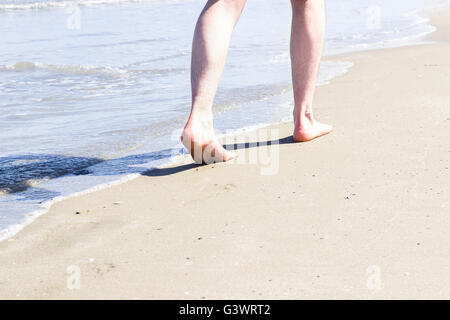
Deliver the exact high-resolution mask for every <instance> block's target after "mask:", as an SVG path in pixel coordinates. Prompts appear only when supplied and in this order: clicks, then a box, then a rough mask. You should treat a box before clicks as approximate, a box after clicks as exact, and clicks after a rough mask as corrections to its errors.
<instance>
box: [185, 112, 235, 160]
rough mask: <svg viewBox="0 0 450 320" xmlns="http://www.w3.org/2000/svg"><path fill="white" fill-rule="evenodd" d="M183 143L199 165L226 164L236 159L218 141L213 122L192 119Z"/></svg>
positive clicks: (187, 126) (232, 153)
mask: <svg viewBox="0 0 450 320" xmlns="http://www.w3.org/2000/svg"><path fill="white" fill-rule="evenodd" d="M181 142H182V143H183V145H184V146H185V147H186V149H187V150H188V151H189V153H190V154H191V156H192V158H193V159H194V161H195V163H197V164H211V163H215V162H224V161H228V160H231V159H233V158H236V156H237V155H236V153H234V152H232V151H228V150H225V149H224V148H223V147H222V145H221V144H220V143H219V141H217V138H216V135H215V134H214V129H213V127H212V121H210V120H206V121H201V120H192V119H190V120H189V121H188V123H187V124H186V127H185V128H184V130H183V133H182V134H181Z"/></svg>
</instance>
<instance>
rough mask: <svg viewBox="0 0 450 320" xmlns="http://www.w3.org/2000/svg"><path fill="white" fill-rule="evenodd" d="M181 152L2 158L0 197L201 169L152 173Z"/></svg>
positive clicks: (47, 194)
mask: <svg viewBox="0 0 450 320" xmlns="http://www.w3.org/2000/svg"><path fill="white" fill-rule="evenodd" d="M290 143H294V140H293V138H292V136H289V137H285V138H282V139H277V140H267V141H261V142H247V143H238V144H230V145H224V146H223V147H224V148H225V149H227V150H240V149H250V148H257V147H260V146H267V145H275V144H290ZM180 151H181V149H165V150H160V151H155V152H150V153H144V154H138V155H131V156H126V157H122V158H116V159H111V160H105V159H100V158H94V157H92V158H90V157H78V156H61V155H50V154H34V155H17V156H7V157H2V158H0V194H13V193H20V192H24V191H27V196H26V197H24V199H26V200H32V199H33V200H41V201H44V200H48V199H49V198H53V197H55V196H57V195H58V193H57V192H55V191H50V190H45V189H41V188H38V187H37V185H38V184H39V182H40V181H43V180H49V179H55V178H59V177H63V176H67V175H77V176H79V175H89V176H115V175H117V176H119V175H126V174H131V173H139V174H141V175H144V176H148V177H160V176H167V175H172V174H177V173H180V172H183V171H186V170H190V169H193V168H196V167H198V166H199V165H197V164H194V163H191V164H182V165H178V166H172V167H167V168H155V169H153V168H152V169H149V168H148V167H145V164H148V163H149V162H151V161H155V160H164V159H169V158H171V157H172V156H173V155H175V154H179V153H180Z"/></svg>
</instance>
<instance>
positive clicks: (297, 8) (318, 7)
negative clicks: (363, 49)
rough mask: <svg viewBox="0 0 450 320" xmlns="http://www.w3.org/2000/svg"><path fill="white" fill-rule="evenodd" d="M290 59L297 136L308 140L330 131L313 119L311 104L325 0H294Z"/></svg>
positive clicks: (322, 31)
mask: <svg viewBox="0 0 450 320" xmlns="http://www.w3.org/2000/svg"><path fill="white" fill-rule="evenodd" d="M291 4H292V29H291V63H292V83H293V87H294V102H295V107H294V112H293V115H294V124H295V129H294V135H293V136H294V140H295V141H309V140H312V139H314V138H317V137H320V136H322V135H324V134H327V133H329V132H331V130H332V127H331V126H330V125H326V124H323V123H320V122H318V121H316V120H314V117H313V113H312V104H313V97H314V89H315V82H316V79H317V73H318V71H319V64H320V58H321V55H322V50H323V42H324V37H325V3H324V0H291Z"/></svg>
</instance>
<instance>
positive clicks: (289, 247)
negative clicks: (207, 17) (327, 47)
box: [0, 8, 450, 299]
mask: <svg viewBox="0 0 450 320" xmlns="http://www.w3.org/2000/svg"><path fill="white" fill-rule="evenodd" d="M449 17H450V10H449V9H448V8H441V9H439V10H438V12H435V13H433V14H432V20H431V21H432V24H433V25H435V26H437V28H438V31H437V32H435V33H433V34H431V35H430V37H429V39H431V40H433V41H436V42H435V43H430V44H423V45H415V46H405V47H400V48H394V49H382V50H372V51H365V52H355V53H348V54H342V55H337V56H333V57H330V58H327V59H328V60H331V61H351V62H352V63H353V64H354V66H353V67H352V68H351V69H350V71H349V72H348V73H346V74H345V75H343V76H340V77H337V78H335V79H333V80H332V81H331V83H330V84H328V85H326V86H321V87H318V88H317V91H316V97H315V99H316V100H315V105H316V107H315V115H316V116H317V118H318V119H320V120H321V121H323V122H325V123H332V124H333V125H334V131H333V132H332V133H331V134H330V135H328V136H325V137H322V138H320V139H318V140H316V141H312V142H308V143H292V141H291V139H290V136H291V135H292V129H293V125H292V124H291V123H282V124H278V125H274V126H271V127H268V128H267V127H265V128H260V129H258V131H257V132H256V133H255V134H253V137H257V140H258V141H259V142H264V141H267V140H277V139H278V138H280V139H281V142H280V144H276V143H272V144H269V145H268V146H258V147H255V146H253V145H244V146H243V147H242V145H240V146H241V147H242V148H240V149H239V150H237V152H238V154H239V157H240V158H241V159H244V160H246V161H241V162H242V163H232V164H226V163H221V164H213V165H208V166H195V165H192V164H190V162H189V161H188V160H186V161H185V162H182V163H179V164H174V165H172V166H171V167H168V168H161V169H156V170H153V171H149V172H147V173H145V174H142V175H141V176H139V177H138V178H136V179H134V180H131V181H128V182H125V183H122V184H119V185H116V186H113V187H111V188H106V189H103V190H99V191H96V192H91V193H87V194H84V195H81V196H78V197H73V198H69V199H67V200H64V201H61V202H58V203H55V204H54V205H53V206H52V207H51V209H50V211H49V212H48V213H46V214H45V215H42V216H41V217H39V218H37V219H36V220H35V221H34V222H33V223H31V224H30V225H28V226H26V227H25V228H24V229H23V230H22V231H20V232H19V233H17V234H16V235H14V236H13V237H11V238H9V239H7V240H5V241H2V242H0V298H1V299H18V298H19V299H448V298H450V267H449V266H450V250H449V243H450V235H449V233H448V226H449V223H450V216H449V213H450V196H449V195H450V184H449V182H448V181H449V175H450V130H449V129H450V90H449V86H448V84H449V83H450V63H449V59H448V57H449V56H450V42H449V40H450V28H449V23H448V21H449ZM241 136H243V137H244V138H243V140H242V139H241V140H240V138H239V136H237V137H236V139H237V141H238V142H243V141H244V142H255V140H251V141H246V140H245V136H246V133H245V132H244V133H241ZM274 137H275V138H276V139H273V138H274ZM252 152H253V156H254V158H256V159H257V160H258V159H259V160H261V159H262V157H263V155H264V153H265V152H269V153H270V152H272V153H271V154H272V155H274V157H273V158H271V159H272V160H273V161H272V162H270V164H271V166H268V164H267V163H265V162H264V161H251V159H252V155H251V154H252ZM238 159H239V158H238ZM237 162H239V160H237ZM269 167H270V168H269ZM74 276H76V278H74ZM74 279H75V280H74Z"/></svg>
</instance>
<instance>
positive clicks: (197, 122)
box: [186, 110, 213, 128]
mask: <svg viewBox="0 0 450 320" xmlns="http://www.w3.org/2000/svg"><path fill="white" fill-rule="evenodd" d="M192 126H196V127H197V126H201V127H203V128H209V127H212V126H213V114H212V112H211V111H207V110H193V111H192V112H191V115H190V116H189V119H188V121H187V124H186V127H192Z"/></svg>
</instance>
